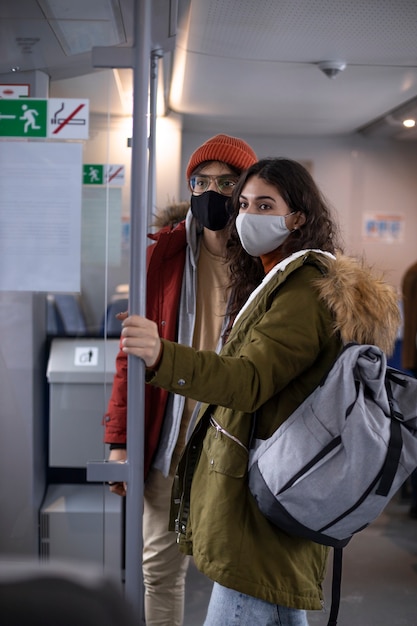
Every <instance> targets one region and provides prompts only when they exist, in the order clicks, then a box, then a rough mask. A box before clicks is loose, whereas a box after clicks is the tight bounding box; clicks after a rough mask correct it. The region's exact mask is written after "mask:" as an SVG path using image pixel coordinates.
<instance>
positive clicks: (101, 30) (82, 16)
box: [38, 0, 126, 55]
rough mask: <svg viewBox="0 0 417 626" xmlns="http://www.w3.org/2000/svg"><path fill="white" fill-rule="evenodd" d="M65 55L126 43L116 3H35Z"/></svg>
mask: <svg viewBox="0 0 417 626" xmlns="http://www.w3.org/2000/svg"><path fill="white" fill-rule="evenodd" d="M38 4H39V6H40V7H41V8H42V11H43V12H44V14H45V17H46V18H47V20H48V22H49V24H50V26H51V28H52V30H53V31H54V33H55V36H56V37H57V39H58V40H59V42H60V44H61V46H62V48H63V50H64V51H65V53H66V54H67V55H73V54H81V53H83V52H88V51H90V50H91V49H92V48H93V47H94V46H117V45H119V44H122V43H126V33H125V29H124V25H123V20H122V15H121V11H120V4H119V2H118V0H89V1H88V2H85V0H38Z"/></svg>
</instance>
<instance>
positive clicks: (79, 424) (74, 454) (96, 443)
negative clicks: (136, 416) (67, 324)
mask: <svg viewBox="0 0 417 626" xmlns="http://www.w3.org/2000/svg"><path fill="white" fill-rule="evenodd" d="M118 350H119V339H107V340H105V339H101V338H94V339H86V338H82V339H80V338H59V339H58V338H56V339H53V341H52V343H51V350H50V355H49V359H48V366H47V379H48V382H49V466H50V467H51V468H56V467H60V468H65V467H71V468H85V467H86V464H87V461H95V460H98V459H104V457H105V448H104V445H103V425H102V419H103V415H104V413H105V411H106V408H107V403H108V400H109V397H110V393H111V388H112V383H113V377H114V372H115V360H116V355H117V352H118Z"/></svg>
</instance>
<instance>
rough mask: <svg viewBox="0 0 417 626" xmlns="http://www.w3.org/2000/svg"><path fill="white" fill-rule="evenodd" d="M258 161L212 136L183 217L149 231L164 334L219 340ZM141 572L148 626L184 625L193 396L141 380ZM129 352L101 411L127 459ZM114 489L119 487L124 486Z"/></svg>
mask: <svg viewBox="0 0 417 626" xmlns="http://www.w3.org/2000/svg"><path fill="white" fill-rule="evenodd" d="M256 161H257V157H256V154H255V152H254V151H253V150H252V148H251V147H250V146H249V145H248V144H247V143H246V142H245V141H243V140H242V139H238V138H236V137H231V136H229V135H223V134H221V135H216V136H215V137H212V138H211V139H209V140H208V141H206V142H205V143H203V144H202V145H201V146H200V147H199V148H197V150H195V152H194V153H193V154H192V155H191V158H190V160H189V162H188V165H187V169H186V177H187V181H188V185H189V189H190V192H191V202H190V204H191V207H190V210H189V211H188V212H187V215H186V217H185V219H183V220H181V221H179V222H178V220H174V221H175V224H174V225H173V224H170V225H167V226H165V227H164V228H162V229H161V230H160V231H158V232H157V233H156V234H154V235H151V238H152V239H153V240H154V243H153V244H152V245H151V246H150V247H149V249H148V272H147V316H148V317H150V318H151V319H153V320H154V321H155V322H157V323H158V328H159V332H160V334H161V336H163V337H165V338H167V339H172V340H175V341H178V342H179V343H182V344H185V345H189V346H193V347H194V348H195V349H197V350H216V349H218V348H220V346H221V343H222V336H223V335H224V331H225V324H226V305H227V299H228V293H227V291H228V290H227V287H228V283H229V276H228V268H227V266H226V265H225V263H224V257H225V246H226V233H225V230H224V229H225V226H226V224H227V222H228V218H229V213H228V209H227V203H228V199H229V198H230V196H231V194H232V192H233V188H234V186H235V185H236V182H237V180H238V177H239V175H240V174H241V172H242V171H244V170H245V169H247V168H248V167H250V166H251V165H252V164H253V163H255V162H256ZM145 394H146V396H145V477H146V483H145V494H144V516H143V542H144V549H143V575H144V583H145V618H146V624H147V626H181V625H182V623H183V615H184V593H185V577H186V572H187V567H188V563H189V557H186V556H184V555H183V554H182V553H181V552H180V551H179V550H178V547H177V543H176V535H175V533H173V532H170V531H168V521H169V511H170V501H171V490H172V484H173V480H174V476H175V471H176V468H177V465H178V462H179V459H180V457H181V454H182V451H183V449H184V447H185V443H186V441H187V431H188V430H189V429H191V428H192V417H193V414H196V403H195V402H194V401H193V400H189V399H185V398H184V397H182V396H178V395H174V394H167V393H166V392H164V391H163V390H160V389H157V388H155V387H150V386H147V388H146V390H145ZM126 400H127V357H126V355H125V353H124V352H122V351H120V352H119V355H118V357H117V360H116V375H115V379H114V383H113V390H112V395H111V398H110V401H109V405H108V410H107V414H106V416H105V427H106V434H105V441H106V443H110V448H111V452H110V460H113V461H116V460H125V459H126V413H127V410H126ZM110 489H111V491H113V492H114V493H118V494H119V495H125V493H126V491H125V485H124V484H123V483H116V484H114V485H112V486H111V487H110Z"/></svg>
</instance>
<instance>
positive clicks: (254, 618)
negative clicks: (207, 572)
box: [204, 583, 308, 626]
mask: <svg viewBox="0 0 417 626" xmlns="http://www.w3.org/2000/svg"><path fill="white" fill-rule="evenodd" d="M255 625H256V626H308V621H307V615H306V612H305V611H303V610H301V609H291V608H289V607H286V606H280V605H278V604H271V603H270V602H265V601H264V600H259V599H258V598H253V597H252V596H247V595H245V594H244V593H240V592H239V591H234V589H228V588H227V587H222V585H219V584H218V583H214V585H213V591H212V593H211V597H210V602H209V606H208V610H207V615H206V619H205V622H204V626H255Z"/></svg>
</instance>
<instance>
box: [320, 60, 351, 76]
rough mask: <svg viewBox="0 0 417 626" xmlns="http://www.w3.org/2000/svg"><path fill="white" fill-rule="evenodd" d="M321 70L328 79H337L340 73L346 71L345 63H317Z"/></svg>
mask: <svg viewBox="0 0 417 626" xmlns="http://www.w3.org/2000/svg"><path fill="white" fill-rule="evenodd" d="M317 65H318V68H319V70H321V71H322V72H323V74H325V75H326V76H327V78H336V77H337V76H339V74H340V72H343V70H344V69H346V63H345V62H344V61H320V63H317Z"/></svg>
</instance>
